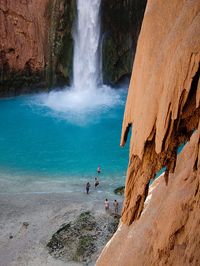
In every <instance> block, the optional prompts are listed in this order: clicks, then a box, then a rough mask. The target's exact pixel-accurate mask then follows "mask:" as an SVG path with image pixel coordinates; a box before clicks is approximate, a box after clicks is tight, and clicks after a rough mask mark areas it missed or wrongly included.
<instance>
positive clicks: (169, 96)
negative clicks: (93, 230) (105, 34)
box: [97, 0, 200, 266]
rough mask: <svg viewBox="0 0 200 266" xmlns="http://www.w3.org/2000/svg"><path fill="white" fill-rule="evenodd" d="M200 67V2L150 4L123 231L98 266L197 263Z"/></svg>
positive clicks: (138, 65)
mask: <svg viewBox="0 0 200 266" xmlns="http://www.w3.org/2000/svg"><path fill="white" fill-rule="evenodd" d="M199 62H200V2H199V1H198V0H193V1H182V0H175V1H173V2H172V1H170V2H169V1H159V0H154V1H152V0H151V1H148V3H147V7H146V10H145V15H144V20H143V24H142V28H141V33H140V36H139V40H138V46H137V50H136V57H135V61H134V66H133V73H132V77H131V82H130V87H129V93H128V98H127V103H126V108H125V114H124V120H123V128H122V137H121V145H122V146H123V145H124V144H125V142H126V139H127V135H128V132H129V129H130V128H131V130H132V134H131V141H130V160H129V166H128V171H127V179H126V188H125V201H124V206H123V211H122V219H121V225H120V227H119V229H118V231H117V233H116V234H115V235H114V237H113V238H112V239H111V241H110V242H109V244H108V245H107V246H106V247H105V249H104V251H103V253H102V255H101V256H100V258H99V260H98V261H97V265H98V266H99V265H120V266H124V265H165V264H167V265H172V264H173V265H188V264H189V263H191V264H192V265H199V263H200V252H199V250H198V246H199V244H200V229H199V223H200V192H199V181H200V170H199V169H200V168H199V166H200V147H199V131H200V127H199V120H200V106H199V104H200V82H199V73H200V69H199ZM185 143H187V144H186V145H185V147H184V149H183V151H182V152H181V154H180V155H179V156H178V155H177V153H178V148H180V145H184V144H185ZM177 156H178V159H177ZM163 167H166V171H165V174H164V178H160V179H159V182H158V181H156V182H158V183H159V184H158V185H157V187H156V189H155V190H154V191H153V192H152V199H151V201H150V203H149V204H148V206H147V207H146V209H145V210H144V203H145V201H146V200H147V195H148V192H149V183H150V181H153V180H154V177H155V175H156V173H157V172H158V171H159V170H161V169H162V168H163ZM154 182H155V181H154ZM122 243H123V245H122Z"/></svg>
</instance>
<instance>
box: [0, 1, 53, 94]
mask: <svg viewBox="0 0 200 266" xmlns="http://www.w3.org/2000/svg"><path fill="white" fill-rule="evenodd" d="M47 3H48V0H43V1H41V0H40V1H29V0H24V1H22V0H16V1H12V0H1V1H0V21H1V22H0V34H1V39H0V73H1V74H0V75H1V77H0V95H4V94H7V93H9V92H10V93H11V94H13V93H15V90H17V89H18V88H19V87H21V86H22V85H23V86H24V87H26V85H27V86H29V85H31V84H32V83H35V84H40V83H41V82H43V80H44V66H45V42H46V40H47V30H46V29H47V25H46V23H47V21H46V19H45V15H44V14H45V10H46V6H47ZM8 91H9V92H8Z"/></svg>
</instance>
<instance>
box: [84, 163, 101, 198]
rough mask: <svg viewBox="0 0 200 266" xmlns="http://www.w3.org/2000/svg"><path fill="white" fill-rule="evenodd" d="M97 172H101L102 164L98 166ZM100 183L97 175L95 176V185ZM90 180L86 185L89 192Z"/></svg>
mask: <svg viewBox="0 0 200 266" xmlns="http://www.w3.org/2000/svg"><path fill="white" fill-rule="evenodd" d="M97 173H98V174H100V173H101V167H100V165H99V166H98V167H97ZM98 185H99V180H98V178H97V177H95V179H94V187H95V188H97V187H98ZM90 187H91V185H90V182H87V184H86V186H85V189H86V193H87V194H89V191H90Z"/></svg>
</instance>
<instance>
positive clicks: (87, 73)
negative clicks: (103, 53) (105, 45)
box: [73, 0, 101, 90]
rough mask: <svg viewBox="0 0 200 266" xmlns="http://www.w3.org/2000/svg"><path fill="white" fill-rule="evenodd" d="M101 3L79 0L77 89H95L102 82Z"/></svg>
mask: <svg viewBox="0 0 200 266" xmlns="http://www.w3.org/2000/svg"><path fill="white" fill-rule="evenodd" d="M100 5H101V0H77V23H76V29H75V31H74V61H73V87H74V89H75V90H83V89H84V90H95V89H96V88H97V86H98V85H99V83H100V82H101V73H100V72H101V71H100V65H101V64H100V56H99V54H100V53H99V42H100V14H99V13H100Z"/></svg>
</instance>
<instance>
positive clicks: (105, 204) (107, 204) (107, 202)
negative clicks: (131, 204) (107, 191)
mask: <svg viewBox="0 0 200 266" xmlns="http://www.w3.org/2000/svg"><path fill="white" fill-rule="evenodd" d="M104 207H105V210H106V211H108V210H109V201H108V199H106V200H105V202H104Z"/></svg>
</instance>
